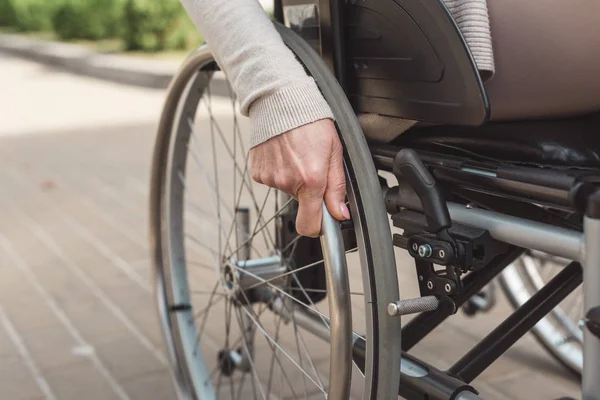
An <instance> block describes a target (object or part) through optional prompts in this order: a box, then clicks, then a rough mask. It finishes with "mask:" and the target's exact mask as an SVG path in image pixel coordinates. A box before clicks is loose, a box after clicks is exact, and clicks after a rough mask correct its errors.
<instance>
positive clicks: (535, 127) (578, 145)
mask: <svg viewBox="0 0 600 400" xmlns="http://www.w3.org/2000/svg"><path fill="white" fill-rule="evenodd" d="M599 133H600V113H595V114H591V115H587V116H583V117H577V118H570V119H561V120H541V121H520V122H490V123H488V124H486V125H484V126H481V127H477V128H469V127H451V126H434V127H418V126H417V127H413V128H412V129H410V130H409V131H407V132H406V133H404V134H403V135H401V136H400V137H398V138H397V139H396V140H395V141H394V142H393V144H395V145H397V146H401V147H411V148H414V149H417V150H426V151H433V152H437V153H443V154H448V155H457V156H463V157H468V158H471V159H474V160H482V161H485V160H488V161H489V160H493V161H496V162H500V163H510V164H521V165H535V166H543V167H560V168H583V169H600V135H599Z"/></svg>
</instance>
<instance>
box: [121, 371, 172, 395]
mask: <svg viewBox="0 0 600 400" xmlns="http://www.w3.org/2000/svg"><path fill="white" fill-rule="evenodd" d="M123 387H124V388H125V390H126V391H127V394H128V395H129V397H130V398H131V400H148V399H152V400H174V399H175V394H174V392H173V386H172V381H171V375H170V372H169V371H168V370H161V371H156V372H152V373H148V374H144V375H141V376H138V377H136V378H133V379H130V380H127V381H125V382H124V383H123Z"/></svg>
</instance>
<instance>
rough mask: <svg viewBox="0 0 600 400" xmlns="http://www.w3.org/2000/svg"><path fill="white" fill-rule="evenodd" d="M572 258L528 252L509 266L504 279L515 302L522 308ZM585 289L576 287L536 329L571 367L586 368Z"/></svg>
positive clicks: (504, 286) (539, 336)
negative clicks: (584, 336) (584, 350)
mask: <svg viewBox="0 0 600 400" xmlns="http://www.w3.org/2000/svg"><path fill="white" fill-rule="evenodd" d="M566 264H568V261H566V260H562V259H559V258H556V257H553V256H550V255H547V254H543V253H539V252H528V253H526V254H524V255H523V256H522V257H520V258H519V259H518V260H517V261H516V262H515V263H513V264H512V265H510V266H508V267H507V268H506V269H505V270H504V271H503V273H502V275H501V276H500V282H501V284H502V287H503V289H504V292H505V293H506V295H507V297H508V299H509V301H510V302H511V304H512V305H513V306H514V307H515V308H518V307H520V306H521V305H522V304H523V303H525V302H526V301H527V300H529V298H531V296H533V294H535V292H537V291H538V290H539V289H541V288H542V287H543V286H544V285H545V284H546V283H547V282H548V281H549V280H550V279H552V278H553V277H554V275H556V274H557V273H558V272H559V271H560V270H561V269H562V268H564V266H565V265H566ZM582 318H583V292H582V290H581V288H579V289H576V290H575V291H574V292H573V293H571V295H569V296H568V297H567V298H566V299H565V300H563V301H562V302H561V304H559V305H558V306H557V307H556V308H554V310H552V312H551V313H550V314H548V315H547V316H546V317H544V318H543V319H542V320H540V322H539V323H538V324H537V325H536V326H535V327H534V328H533V329H532V333H533V334H534V335H535V337H536V339H537V340H538V341H539V342H540V343H541V344H542V345H543V346H544V347H545V348H546V349H547V350H548V352H549V353H550V354H552V356H554V357H555V358H556V359H557V360H558V361H560V362H561V363H563V364H564V365H565V366H566V367H567V368H569V369H570V370H572V371H573V372H575V373H577V374H581V371H582V368H583V350H582V343H583V331H582V330H581V328H580V327H579V321H581V320H582Z"/></svg>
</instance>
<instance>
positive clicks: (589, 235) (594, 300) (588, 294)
mask: <svg viewBox="0 0 600 400" xmlns="http://www.w3.org/2000/svg"><path fill="white" fill-rule="evenodd" d="M597 197H598V195H597V194H596V195H592V196H591V198H590V203H591V202H593V201H596V202H597V201H598V200H599V199H598V198H597ZM588 204H589V203H588ZM594 208H596V209H597V206H596V207H594ZM589 210H590V206H589V205H588V211H589ZM583 229H584V235H585V245H586V253H585V259H584V263H583V276H584V282H583V310H584V315H587V313H588V312H589V310H591V309H592V308H594V307H598V306H599V305H600V218H598V215H594V216H591V215H590V214H589V213H588V215H587V216H586V217H585V218H584V222H583ZM581 391H582V398H583V400H599V399H600V338H598V337H597V336H595V335H594V334H593V333H591V332H590V330H589V329H588V327H587V325H586V326H585V327H584V328H583V371H582V384H581Z"/></svg>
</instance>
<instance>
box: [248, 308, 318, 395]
mask: <svg viewBox="0 0 600 400" xmlns="http://www.w3.org/2000/svg"><path fill="white" fill-rule="evenodd" d="M242 310H243V311H244V312H245V313H246V314H247V315H248V317H249V318H250V319H251V320H252V322H254V324H255V325H256V329H258V330H259V331H260V332H261V333H262V334H263V335H264V336H265V338H267V340H268V341H270V342H271V343H273V345H274V346H275V347H277V348H278V349H279V351H280V352H281V353H283V355H285V356H286V357H287V358H288V359H289V360H290V361H291V362H292V364H294V365H295V366H296V367H297V368H298V369H299V370H300V372H302V373H303V374H304V375H306V377H307V378H308V379H309V380H310V381H311V382H312V383H314V384H315V386H316V387H317V388H319V390H321V392H323V393H325V394H327V392H326V391H325V388H323V386H321V385H319V383H318V382H317V381H315V380H314V379H313V377H312V376H310V374H309V373H308V372H306V370H304V368H302V367H300V365H298V362H297V361H296V360H295V359H294V357H292V356H291V355H290V354H288V352H287V351H285V350H284V349H283V348H282V347H281V346H280V345H279V343H277V342H276V341H275V340H274V339H273V338H272V337H271V336H270V335H269V334H268V333H267V331H266V330H265V329H264V328H263V327H262V325H261V324H260V322H258V321H257V320H255V319H254V317H252V315H251V314H250V313H249V312H248V311H247V310H246V309H245V308H242ZM282 372H283V369H282Z"/></svg>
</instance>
